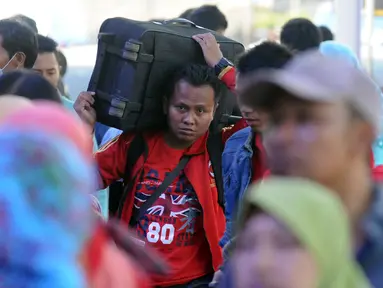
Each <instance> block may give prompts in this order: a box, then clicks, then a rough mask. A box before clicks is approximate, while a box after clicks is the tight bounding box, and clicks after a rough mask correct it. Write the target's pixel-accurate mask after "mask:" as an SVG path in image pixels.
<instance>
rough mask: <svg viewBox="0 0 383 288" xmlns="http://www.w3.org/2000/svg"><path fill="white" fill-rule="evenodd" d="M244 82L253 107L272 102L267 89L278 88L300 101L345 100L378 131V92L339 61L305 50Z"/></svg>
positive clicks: (355, 69) (366, 76)
mask: <svg viewBox="0 0 383 288" xmlns="http://www.w3.org/2000/svg"><path fill="white" fill-rule="evenodd" d="M247 80H248V81H247V84H244V83H242V86H245V87H242V89H241V90H242V92H243V93H244V96H245V98H247V101H246V102H249V104H251V105H252V106H254V107H265V106H266V105H267V104H266V103H270V101H273V95H272V94H273V93H272V90H270V88H272V87H274V88H275V87H280V88H282V89H284V90H286V91H287V92H289V93H291V94H292V95H294V96H296V97H297V98H300V99H303V100H308V101H316V102H334V101H345V102H347V103H349V104H350V105H351V106H353V107H354V108H355V109H356V111H358V112H359V113H360V114H361V115H362V116H363V117H364V118H365V119H366V120H368V121H370V122H371V124H372V125H373V126H374V128H375V131H376V132H378V131H379V128H380V117H381V110H382V109H381V108H382V103H381V92H380V91H379V89H378V87H377V85H376V84H375V83H374V82H373V81H372V80H371V79H370V78H369V77H368V75H367V74H366V73H364V72H363V71H361V70H359V69H357V68H355V67H353V66H352V65H350V64H349V63H348V62H346V61H344V60H341V59H339V58H334V57H331V56H325V55H323V54H322V53H320V52H319V51H317V50H315V51H308V52H304V53H300V54H297V55H296V56H294V58H293V59H292V60H291V61H290V62H289V63H288V64H287V65H286V66H285V67H284V68H282V69H270V70H264V71H262V72H259V73H256V74H254V75H253V76H251V77H249V78H248V79H247ZM254 91H256V92H255V95H254ZM246 94H247V95H248V96H246ZM251 94H253V95H254V96H255V97H254V96H252V95H251Z"/></svg>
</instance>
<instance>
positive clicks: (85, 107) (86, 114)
mask: <svg viewBox="0 0 383 288" xmlns="http://www.w3.org/2000/svg"><path fill="white" fill-rule="evenodd" d="M94 95H95V93H94V92H89V91H84V92H81V93H80V95H78V97H77V99H76V102H74V106H73V107H74V110H75V111H76V113H77V114H78V116H80V118H81V120H82V121H83V122H84V123H85V124H87V125H89V126H90V128H91V131H93V130H94V125H95V124H96V111H95V110H94V108H93V107H92V105H93V104H94V98H93V96H94Z"/></svg>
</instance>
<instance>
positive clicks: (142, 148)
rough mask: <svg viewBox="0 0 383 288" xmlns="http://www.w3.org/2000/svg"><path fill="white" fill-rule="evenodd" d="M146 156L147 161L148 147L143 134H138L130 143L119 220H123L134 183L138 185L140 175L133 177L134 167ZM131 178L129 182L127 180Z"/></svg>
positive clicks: (118, 213)
mask: <svg viewBox="0 0 383 288" xmlns="http://www.w3.org/2000/svg"><path fill="white" fill-rule="evenodd" d="M142 155H144V158H145V161H146V159H147V158H148V146H147V145H146V142H145V139H144V137H143V135H142V134H137V135H136V136H135V137H134V138H133V140H132V142H131V143H130V146H129V150H128V153H127V154H126V166H125V179H124V182H125V183H124V192H123V193H122V196H121V198H120V201H119V204H118V210H117V211H118V212H117V216H118V218H121V215H122V208H123V207H124V203H125V200H126V197H127V196H128V194H129V192H130V191H132V189H133V185H134V183H136V181H135V180H136V178H137V176H138V173H137V174H136V175H134V176H133V177H132V175H131V173H132V171H133V168H134V165H135V164H136V163H137V161H138V159H139V158H140V157H141V156H142ZM128 177H130V178H131V179H129V181H126V179H127V178H128Z"/></svg>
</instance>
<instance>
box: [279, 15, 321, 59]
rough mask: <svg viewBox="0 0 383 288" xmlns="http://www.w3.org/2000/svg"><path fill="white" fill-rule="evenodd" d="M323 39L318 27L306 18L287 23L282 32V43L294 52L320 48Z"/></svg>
mask: <svg viewBox="0 0 383 288" xmlns="http://www.w3.org/2000/svg"><path fill="white" fill-rule="evenodd" d="M321 42H322V37H321V34H320V32H319V29H318V27H317V26H316V25H315V24H314V23H313V22H311V21H310V20H309V19H306V18H294V19H291V20H289V21H287V22H286V23H285V25H283V27H282V31H281V43H282V44H284V45H286V46H287V47H289V48H290V49H292V50H294V51H299V52H302V51H306V50H309V49H313V48H319V45H320V43H321Z"/></svg>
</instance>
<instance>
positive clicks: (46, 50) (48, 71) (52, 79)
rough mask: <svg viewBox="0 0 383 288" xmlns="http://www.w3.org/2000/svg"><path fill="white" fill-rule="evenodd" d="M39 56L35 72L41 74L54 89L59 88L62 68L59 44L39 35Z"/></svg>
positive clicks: (34, 68) (34, 67)
mask: <svg viewBox="0 0 383 288" xmlns="http://www.w3.org/2000/svg"><path fill="white" fill-rule="evenodd" d="M37 41H38V45H39V54H38V56H37V59H36V62H35V65H34V66H33V70H35V71H36V72H38V73H40V74H41V76H43V77H44V78H45V79H46V80H48V81H49V83H51V84H52V86H53V87H55V88H57V87H58V83H59V80H60V66H59V62H58V58H57V43H56V42H55V41H54V40H53V39H51V38H49V37H45V36H43V35H40V34H39V35H37Z"/></svg>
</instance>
